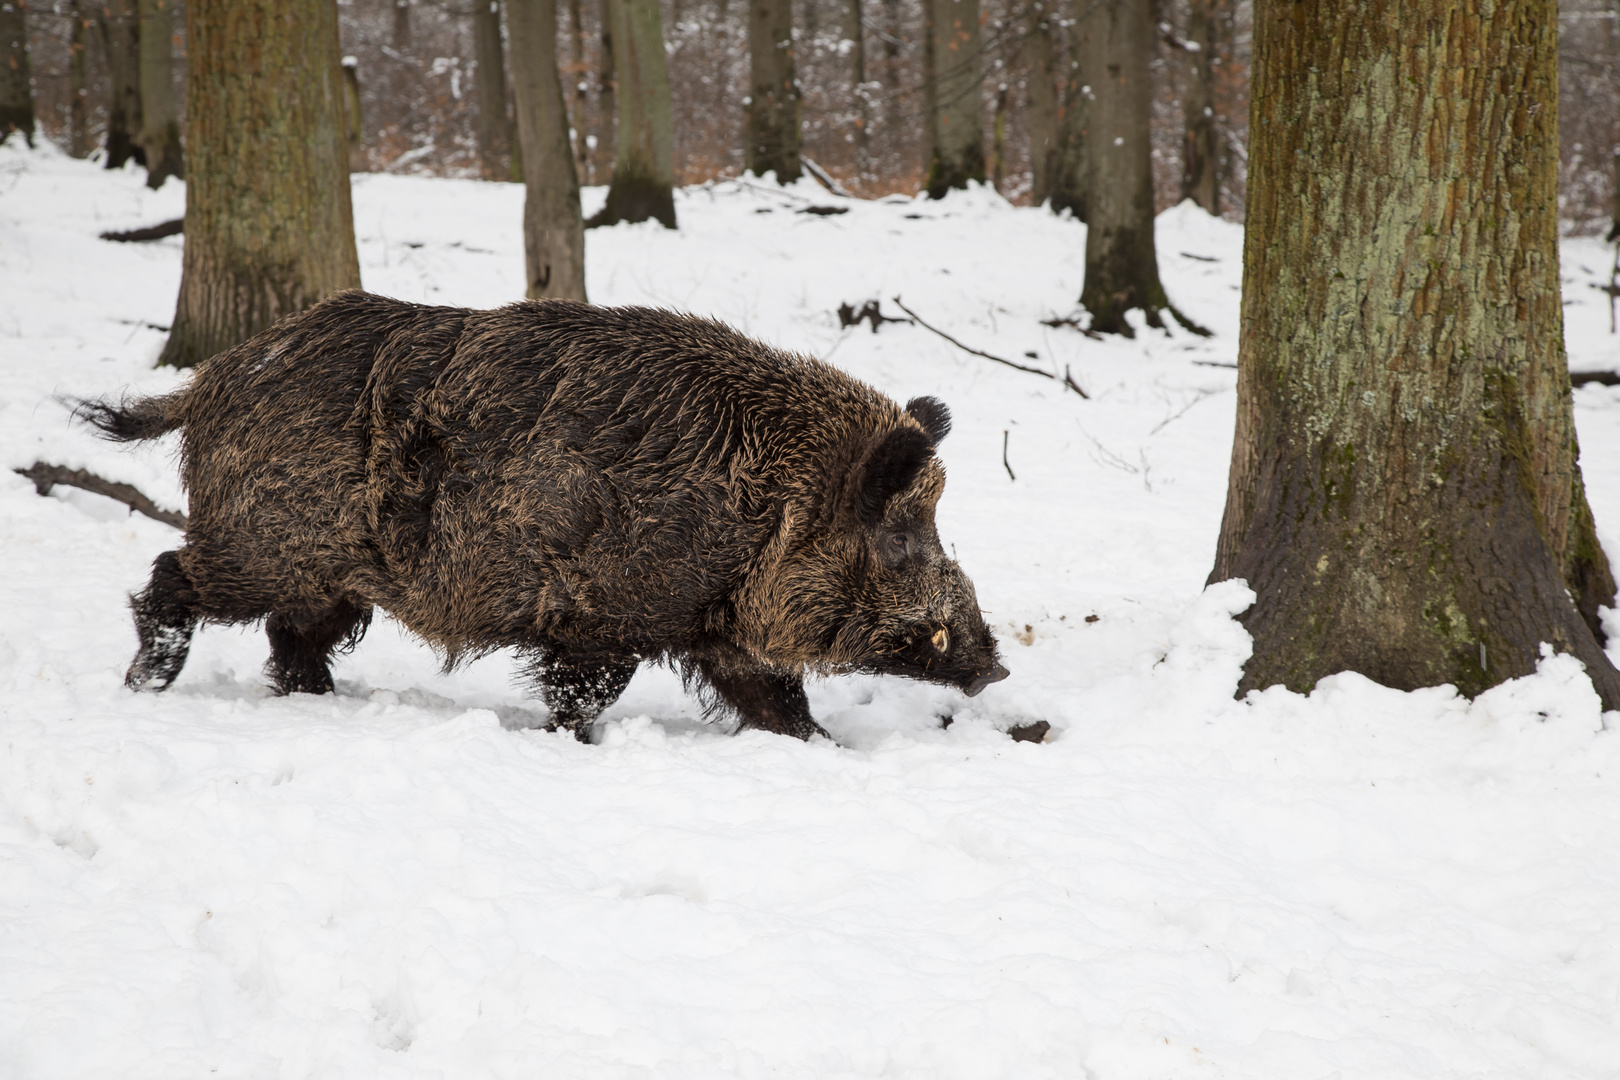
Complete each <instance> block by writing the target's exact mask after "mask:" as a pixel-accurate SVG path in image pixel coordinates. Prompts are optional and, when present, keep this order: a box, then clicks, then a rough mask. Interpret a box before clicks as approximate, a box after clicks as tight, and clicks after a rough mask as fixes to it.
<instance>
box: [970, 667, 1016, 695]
mask: <svg viewBox="0 0 1620 1080" xmlns="http://www.w3.org/2000/svg"><path fill="white" fill-rule="evenodd" d="M1009 674H1011V673H1010V672H1009V671H1008V670H1007V669H1006V668H1004V667H1002V666H1001V665H1000V664H997V665H996V666H995V667H994V668H992V669H991V670H989V671H987V672H985V673H984V674H983V675H980V676H978V677H976V678H975V679H974V680H973V681H972V682H970V683H968V684H967V686H965V687H963V688H962V692H963V693H964V694H966V695H967V696H968V697H977V696H978V693H979V691H980V690H983V689H984V688H985V687H987V686H989V685H990V684H991V683H993V682H1000V681H1001V680H1002V679H1005V678H1006V677H1007V676H1008V675H1009Z"/></svg>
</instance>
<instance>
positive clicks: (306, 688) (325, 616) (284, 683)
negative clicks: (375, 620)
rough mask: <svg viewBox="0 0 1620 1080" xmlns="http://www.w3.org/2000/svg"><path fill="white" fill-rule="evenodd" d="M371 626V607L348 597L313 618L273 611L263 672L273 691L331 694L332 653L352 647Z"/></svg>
mask: <svg viewBox="0 0 1620 1080" xmlns="http://www.w3.org/2000/svg"><path fill="white" fill-rule="evenodd" d="M370 625H371V609H370V608H369V607H365V608H362V607H357V606H356V605H354V604H351V603H349V602H348V601H347V600H340V601H338V602H337V604H335V605H334V606H333V607H332V608H331V609H329V610H327V611H325V612H323V613H321V614H319V615H315V616H313V617H306V618H294V617H293V616H290V615H288V614H286V613H284V612H280V611H272V612H271V613H270V618H269V619H268V620H267V621H266V622H265V627H264V628H265V631H266V632H267V633H268V634H269V635H270V663H269V665H268V667H267V669H266V671H267V673H268V674H269V676H270V682H271V684H272V685H274V686H275V688H276V693H278V694H330V693H331V692H332V669H331V667H330V664H331V662H332V654H333V653H335V652H337V651H338V650H339V649H340V648H341V649H343V650H344V651H347V650H349V649H352V648H354V646H355V645H356V644H357V643H358V642H359V641H360V638H361V637H363V636H364V635H365V632H366V627H368V626H370Z"/></svg>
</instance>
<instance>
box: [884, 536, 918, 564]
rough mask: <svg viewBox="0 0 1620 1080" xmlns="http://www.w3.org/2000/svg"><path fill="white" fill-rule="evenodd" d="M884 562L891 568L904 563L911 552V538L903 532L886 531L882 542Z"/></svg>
mask: <svg viewBox="0 0 1620 1080" xmlns="http://www.w3.org/2000/svg"><path fill="white" fill-rule="evenodd" d="M880 546H881V548H882V552H883V563H884V565H885V566H888V567H889V568H890V569H894V568H897V567H899V566H901V565H903V564H904V563H905V561H906V559H907V557H908V556H910V554H911V539H910V538H909V537H908V536H906V534H905V533H903V532H892V533H886V534H884V536H883V540H882V543H881V545H880Z"/></svg>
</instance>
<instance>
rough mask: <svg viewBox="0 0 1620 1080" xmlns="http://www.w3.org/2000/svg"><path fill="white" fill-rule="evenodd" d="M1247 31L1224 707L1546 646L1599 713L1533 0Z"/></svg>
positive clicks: (1540, 2) (1586, 526)
mask: <svg viewBox="0 0 1620 1080" xmlns="http://www.w3.org/2000/svg"><path fill="white" fill-rule="evenodd" d="M1254 25H1255V59H1254V69H1253V71H1254V76H1253V77H1254V82H1253V97H1252V105H1251V109H1252V112H1251V121H1250V156H1249V178H1248V183H1249V187H1248V193H1249V194H1248V199H1249V201H1248V229H1247V233H1246V239H1245V244H1244V282H1243V336H1242V340H1241V343H1240V346H1239V363H1238V418H1237V437H1236V440H1235V444H1234V447H1233V455H1232V474H1231V483H1230V487H1229V489H1228V496H1227V506H1226V516H1225V519H1224V521H1223V523H1222V528H1221V536H1220V541H1219V547H1218V551H1217V554H1216V561H1215V568H1214V572H1213V573H1212V574H1211V575H1210V579H1211V580H1212V581H1219V580H1223V579H1226V578H1234V577H1236V578H1245V579H1247V580H1248V582H1249V584H1250V586H1251V587H1253V588H1254V590H1255V592H1256V594H1257V595H1258V599H1257V601H1256V603H1255V605H1254V607H1253V608H1252V609H1251V610H1250V611H1249V612H1248V613H1247V614H1246V615H1245V616H1244V617H1243V621H1244V623H1245V625H1247V627H1248V628H1249V631H1250V633H1251V634H1253V636H1254V656H1253V658H1252V659H1251V660H1250V661H1249V663H1248V665H1247V667H1246V668H1245V672H1244V676H1243V680H1242V682H1241V684H1240V686H1239V692H1240V693H1241V692H1244V691H1247V690H1249V689H1253V688H1258V687H1264V686H1270V685H1273V684H1276V683H1282V684H1284V685H1286V686H1289V687H1291V688H1293V689H1295V690H1302V691H1303V690H1309V689H1310V688H1311V687H1312V686H1314V685H1315V684H1316V682H1317V680H1319V679H1321V678H1323V677H1325V676H1327V675H1331V674H1333V673H1335V672H1338V671H1344V670H1353V671H1359V672H1361V673H1362V674H1364V675H1366V676H1368V677H1369V678H1372V679H1375V680H1377V681H1379V682H1382V683H1385V684H1387V685H1390V686H1395V687H1399V688H1402V689H1410V688H1414V687H1419V686H1433V685H1437V684H1442V683H1451V684H1453V685H1455V686H1457V687H1458V688H1459V689H1460V690H1461V691H1462V692H1463V693H1465V694H1469V695H1473V694H1476V693H1478V692H1480V691H1481V690H1484V689H1486V688H1487V687H1490V686H1492V685H1494V684H1496V683H1499V682H1501V681H1503V680H1505V679H1510V678H1514V677H1517V676H1521V675H1525V674H1528V673H1530V672H1531V671H1533V670H1534V669H1535V666H1536V662H1537V659H1538V656H1539V647H1540V645H1541V644H1542V643H1544V642H1545V643H1549V644H1551V646H1552V647H1553V648H1554V649H1557V650H1558V651H1560V652H1569V653H1573V654H1574V655H1575V656H1577V657H1578V658H1579V659H1580V660H1582V661H1583V662H1584V663H1585V664H1586V667H1587V670H1588V672H1590V673H1591V675H1592V677H1593V681H1594V683H1595V684H1596V686H1597V689H1598V692H1599V694H1600V695H1601V696H1602V698H1603V701H1604V704H1605V707H1607V708H1615V707H1617V706H1620V673H1617V672H1616V671H1615V669H1614V667H1613V666H1612V665H1611V664H1610V663H1609V661H1608V660H1607V658H1605V656H1604V655H1603V652H1602V650H1601V648H1600V647H1599V644H1598V640H1599V639H1598V637H1597V636H1596V634H1595V626H1594V623H1595V619H1596V609H1597V606H1598V605H1599V604H1610V603H1612V602H1613V597H1614V580H1613V577H1612V575H1611V574H1610V571H1609V565H1608V561H1607V559H1606V558H1605V557H1604V554H1603V551H1602V549H1601V548H1600V547H1599V546H1598V543H1597V540H1596V536H1595V533H1594V530H1593V524H1592V515H1591V511H1590V509H1589V508H1588V507H1587V504H1586V499H1585V493H1584V489H1583V487H1582V484H1581V476H1580V470H1579V467H1578V466H1577V464H1576V455H1577V447H1576V442H1575V429H1574V422H1573V417H1572V412H1571V401H1570V389H1569V385H1570V384H1569V375H1568V369H1567V366H1566V358H1565V355H1564V348H1563V339H1564V334H1563V315H1562V308H1561V301H1560V289H1559V279H1558V247H1557V241H1558V204H1557V185H1556V179H1557V177H1556V163H1557V156H1556V155H1557V146H1558V135H1557V130H1558V129H1557V123H1558V118H1557V102H1558V97H1557V68H1556V64H1557V12H1556V8H1555V6H1554V3H1553V2H1552V0H1518V2H1508V3H1498V4H1496V5H1494V7H1489V8H1485V9H1483V10H1482V9H1481V8H1477V7H1472V6H1467V7H1464V6H1459V5H1455V4H1452V3H1449V2H1446V0H1422V2H1407V3H1403V4H1400V5H1396V4H1390V3H1371V4H1366V5H1357V6H1344V5H1338V4H1328V3H1283V2H1278V0H1263V2H1261V3H1258V4H1257V5H1256V9H1255V20H1254ZM1566 589H1567V590H1568V592H1566ZM1572 595H1573V598H1574V599H1573V600H1572V599H1571V596H1572Z"/></svg>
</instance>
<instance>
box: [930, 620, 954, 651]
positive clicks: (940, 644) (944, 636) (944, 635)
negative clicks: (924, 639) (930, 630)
mask: <svg viewBox="0 0 1620 1080" xmlns="http://www.w3.org/2000/svg"><path fill="white" fill-rule="evenodd" d="M930 640H931V641H933V643H934V648H936V649H938V650H939V651H940V652H949V651H950V648H951V632H950V631H949V630H947V629H945V627H943V626H942V627H940V628H939V629H938V630H935V631H934V636H933V637H932V638H931V639H930Z"/></svg>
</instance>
